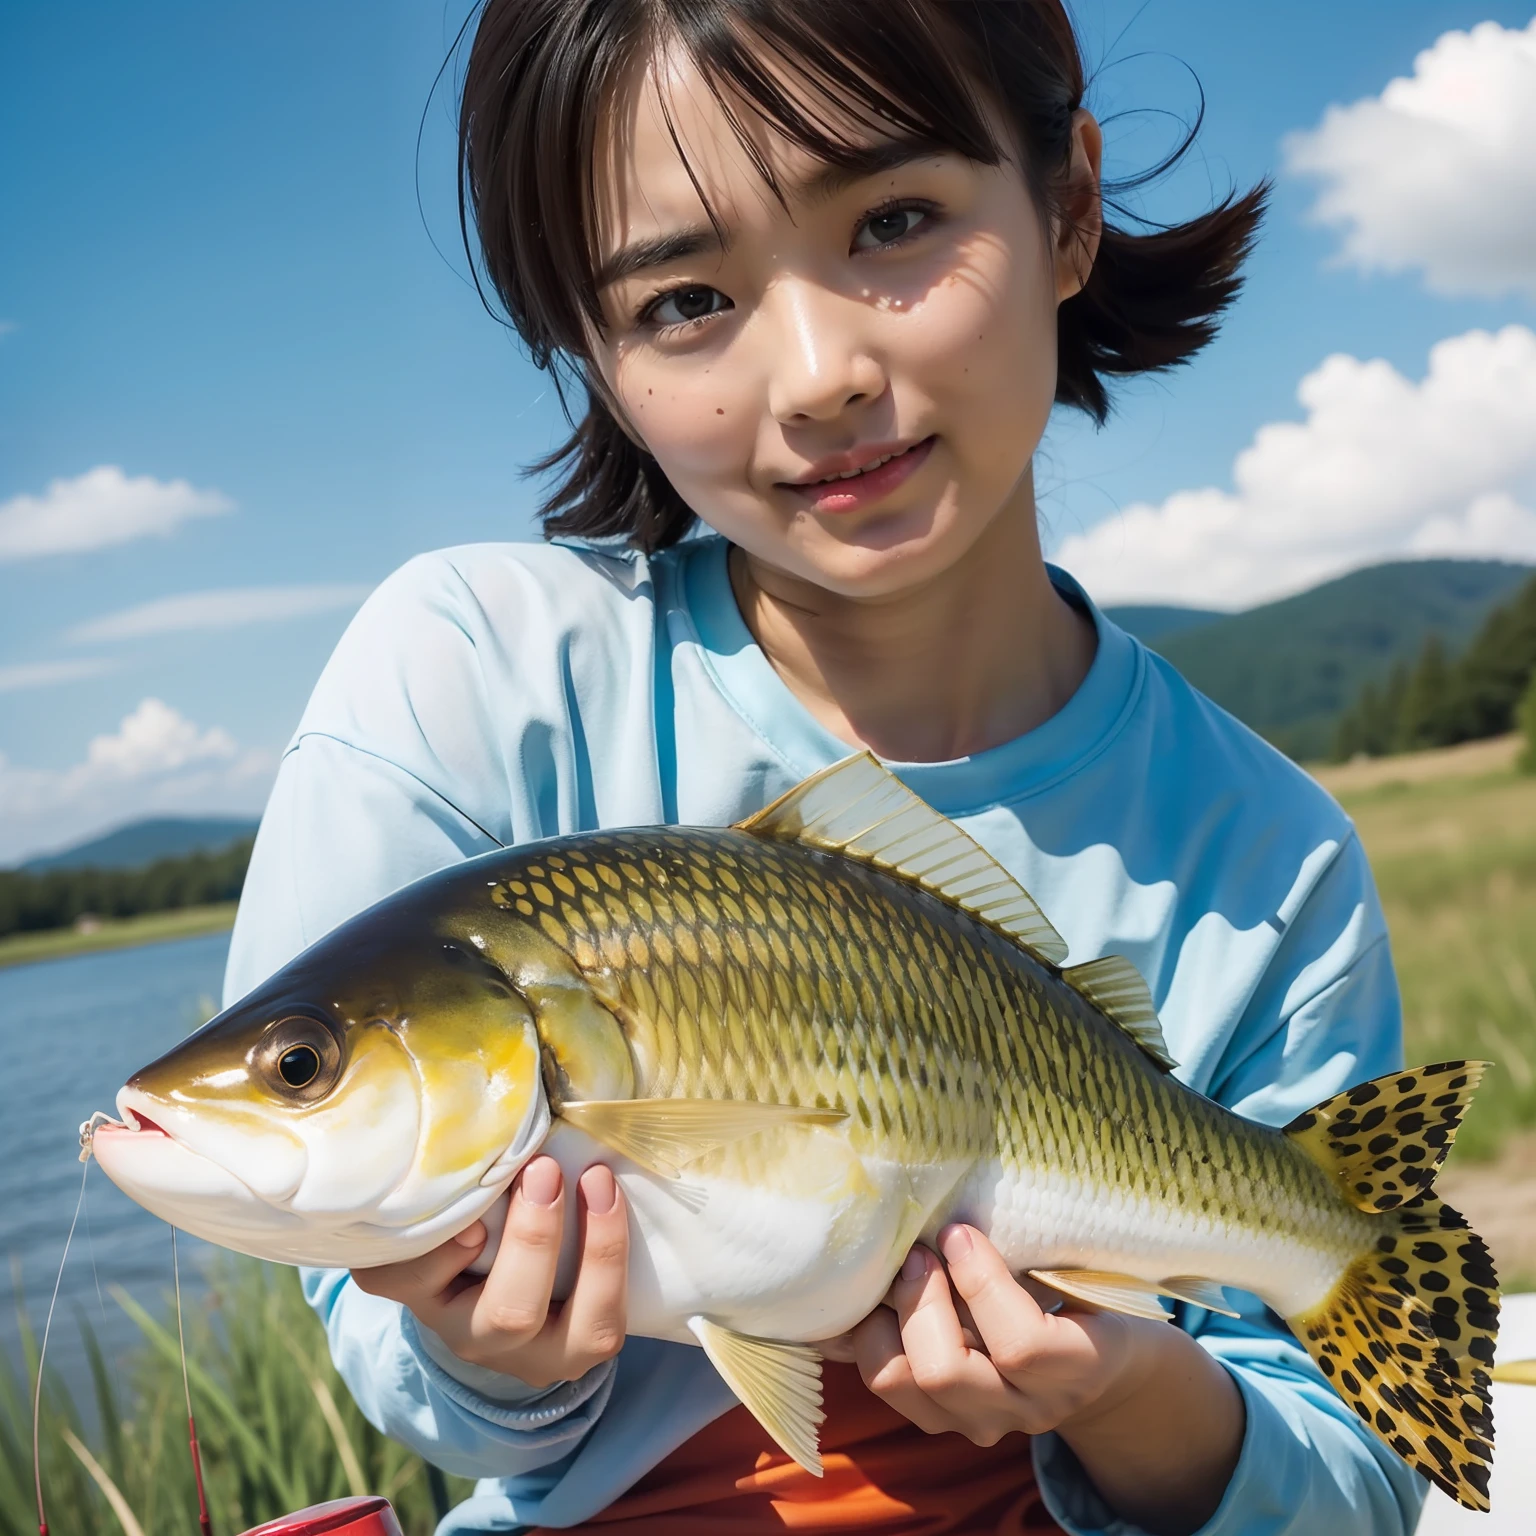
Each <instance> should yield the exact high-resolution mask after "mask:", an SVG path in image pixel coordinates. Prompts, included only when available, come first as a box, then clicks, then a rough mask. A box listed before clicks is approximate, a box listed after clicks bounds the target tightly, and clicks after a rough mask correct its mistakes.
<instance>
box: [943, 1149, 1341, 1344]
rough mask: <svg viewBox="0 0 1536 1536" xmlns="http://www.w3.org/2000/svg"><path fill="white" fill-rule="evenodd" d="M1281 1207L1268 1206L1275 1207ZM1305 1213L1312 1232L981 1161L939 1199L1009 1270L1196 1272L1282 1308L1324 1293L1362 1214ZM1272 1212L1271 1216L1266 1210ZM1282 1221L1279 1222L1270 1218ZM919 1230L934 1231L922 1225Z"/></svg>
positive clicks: (947, 1217)
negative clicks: (1303, 1235) (1331, 1217)
mask: <svg viewBox="0 0 1536 1536" xmlns="http://www.w3.org/2000/svg"><path fill="white" fill-rule="evenodd" d="M1280 1214H1281V1213H1278V1212H1275V1213H1273V1216H1278V1215H1280ZM1296 1214H1300V1215H1303V1216H1304V1217H1306V1216H1309V1215H1310V1216H1311V1220H1312V1222H1315V1224H1316V1226H1317V1228H1318V1230H1317V1235H1316V1237H1315V1239H1313V1240H1311V1241H1305V1242H1298V1240H1297V1239H1296V1237H1295V1236H1294V1227H1295V1225H1302V1226H1303V1227H1305V1226H1307V1225H1309V1224H1311V1223H1309V1222H1308V1221H1306V1220H1303V1221H1302V1222H1300V1223H1292V1222H1290V1221H1287V1222H1284V1223H1283V1225H1284V1226H1285V1227H1290V1228H1291V1231H1290V1232H1286V1231H1283V1230H1276V1229H1275V1228H1273V1227H1266V1226H1263V1225H1259V1224H1257V1223H1256V1222H1245V1223H1243V1224H1241V1225H1239V1224H1235V1223H1233V1222H1231V1221H1229V1220H1227V1219H1224V1218H1223V1217H1222V1216H1220V1215H1219V1214H1215V1215H1211V1216H1206V1215H1205V1214H1204V1213H1201V1212H1198V1211H1191V1210H1188V1209H1182V1208H1179V1207H1176V1206H1173V1205H1169V1204H1164V1203H1160V1202H1157V1201H1155V1200H1151V1199H1147V1198H1145V1197H1142V1196H1138V1195H1137V1194H1135V1193H1134V1192H1132V1191H1130V1190H1127V1189H1125V1188H1120V1187H1107V1186H1100V1185H1097V1184H1090V1183H1088V1182H1087V1181H1084V1180H1082V1179H1078V1178H1075V1177H1074V1176H1073V1175H1072V1174H1071V1173H1070V1172H1067V1171H1065V1170H1058V1169H1028V1170H1012V1169H1005V1168H1003V1167H1002V1166H1001V1165H1000V1164H997V1163H992V1164H990V1165H988V1166H986V1167H982V1168H978V1169H977V1170H976V1171H975V1172H974V1173H973V1174H972V1176H971V1177H970V1178H969V1179H967V1180H966V1182H965V1184H964V1185H963V1186H962V1187H961V1188H960V1189H958V1190H957V1191H956V1194H955V1199H954V1201H953V1202H951V1203H948V1204H947V1205H946V1209H945V1210H944V1212H943V1214H942V1216H941V1217H939V1218H937V1219H936V1220H935V1222H934V1223H933V1231H936V1230H937V1228H938V1227H940V1226H942V1225H943V1224H944V1222H947V1221H966V1222H970V1223H972V1224H973V1225H975V1226H976V1227H978V1228H979V1229H980V1230H981V1231H983V1232H985V1233H986V1234H987V1235H988V1237H989V1238H990V1239H991V1240H992V1242H993V1243H994V1244H995V1245H996V1246H997V1248H998V1251H999V1252H1000V1253H1001V1254H1002V1255H1003V1257H1004V1259H1006V1260H1007V1262H1008V1265H1009V1267H1010V1268H1011V1269H1013V1270H1014V1271H1015V1272H1016V1273H1022V1272H1023V1271H1025V1270H1029V1269H1097V1270H1106V1271H1109V1272H1112V1273H1116V1274H1128V1275H1134V1276H1136V1277H1137V1278H1139V1279H1143V1280H1149V1281H1153V1282H1157V1281H1161V1280H1167V1279H1172V1278H1173V1277H1174V1276H1177V1275H1196V1276H1199V1277H1201V1278H1203V1279H1207V1280H1214V1281H1216V1282H1218V1283H1219V1284H1222V1285H1231V1286H1235V1287H1237V1288H1238V1289H1241V1290H1246V1291H1251V1292H1253V1293H1254V1294H1255V1295H1257V1296H1259V1297H1261V1298H1262V1299H1263V1300H1264V1301H1265V1302H1266V1303H1267V1304H1268V1305H1269V1306H1271V1307H1273V1308H1274V1309H1275V1310H1276V1311H1277V1312H1279V1313H1280V1315H1281V1316H1283V1317H1294V1316H1296V1315H1297V1314H1298V1313H1301V1312H1305V1311H1307V1310H1309V1309H1310V1308H1311V1307H1313V1306H1315V1305H1316V1304H1317V1303H1318V1302H1319V1301H1321V1300H1322V1299H1323V1298H1324V1297H1325V1296H1326V1295H1327V1294H1328V1292H1329V1291H1330V1290H1332V1288H1333V1286H1334V1284H1335V1283H1336V1282H1337V1280H1338V1279H1339V1276H1340V1275H1341V1274H1342V1273H1343V1271H1344V1268H1345V1267H1346V1265H1347V1264H1348V1262H1349V1259H1350V1258H1351V1257H1352V1256H1353V1255H1354V1254H1355V1253H1357V1252H1358V1251H1359V1250H1360V1247H1361V1246H1362V1244H1361V1242H1360V1240H1359V1238H1360V1234H1359V1232H1358V1231H1356V1228H1357V1227H1360V1226H1361V1225H1362V1224H1363V1219H1361V1218H1355V1219H1350V1218H1351V1217H1354V1213H1345V1214H1343V1215H1341V1218H1340V1219H1339V1221H1338V1222H1337V1230H1335V1229H1334V1224H1332V1223H1330V1222H1329V1221H1328V1219H1327V1216H1326V1214H1324V1213H1317V1214H1313V1213H1296ZM1273 1216H1272V1219H1273ZM1276 1225H1277V1226H1278V1225H1281V1224H1279V1223H1277V1224H1276ZM924 1235H925V1237H928V1236H931V1235H932V1232H929V1233H925V1234H924Z"/></svg>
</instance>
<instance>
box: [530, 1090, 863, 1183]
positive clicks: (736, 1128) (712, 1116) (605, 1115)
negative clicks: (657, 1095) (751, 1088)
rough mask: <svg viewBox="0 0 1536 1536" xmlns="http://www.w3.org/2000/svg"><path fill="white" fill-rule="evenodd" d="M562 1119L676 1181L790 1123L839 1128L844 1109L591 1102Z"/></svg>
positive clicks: (565, 1109)
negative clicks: (698, 1162) (709, 1158)
mask: <svg viewBox="0 0 1536 1536" xmlns="http://www.w3.org/2000/svg"><path fill="white" fill-rule="evenodd" d="M558 1114H559V1118H561V1119H562V1120H564V1121H566V1122H567V1123H568V1124H570V1125H574V1126H575V1127H576V1128H577V1129H578V1130H581V1131H585V1132H586V1133H587V1135H588V1136H590V1137H591V1138H592V1139H593V1140H594V1141H600V1142H602V1143H603V1145H604V1146H606V1147H612V1148H613V1150H614V1151H615V1152H621V1153H623V1155H624V1156H625V1157H627V1158H629V1160H630V1161H631V1162H634V1163H638V1164H639V1165H640V1166H641V1167H642V1168H647V1169H649V1170H650V1171H651V1172H652V1173H656V1174H660V1175H661V1176H662V1177H663V1178H667V1179H675V1178H677V1177H678V1176H679V1173H680V1170H681V1169H683V1168H685V1167H686V1166H687V1165H688V1164H689V1163H691V1162H693V1161H694V1159H695V1158H700V1157H703V1156H704V1155H705V1154H706V1153H709V1152H714V1151H717V1150H718V1149H719V1148H721V1147H726V1146H730V1145H731V1143H732V1142H736V1141H745V1140H746V1138H747V1137H748V1136H755V1135H757V1133H758V1132H759V1131H767V1130H773V1129H776V1128H777V1127H780V1126H786V1125H803V1126H812V1125H836V1124H837V1123H838V1122H839V1121H842V1120H846V1119H847V1118H848V1117H847V1115H845V1114H844V1113H843V1111H842V1110H840V1109H815V1108H807V1107H803V1106H801V1105H798V1104H757V1103H754V1102H752V1101H751V1100H747V1099H586V1100H578V1101H573V1102H570V1103H565V1104H562V1105H561V1106H560V1108H559V1111H558Z"/></svg>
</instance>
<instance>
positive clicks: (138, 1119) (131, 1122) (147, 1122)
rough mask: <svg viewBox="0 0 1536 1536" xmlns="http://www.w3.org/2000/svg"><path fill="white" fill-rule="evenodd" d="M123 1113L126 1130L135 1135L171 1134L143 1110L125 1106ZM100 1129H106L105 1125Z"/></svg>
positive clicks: (173, 1138)
mask: <svg viewBox="0 0 1536 1536" xmlns="http://www.w3.org/2000/svg"><path fill="white" fill-rule="evenodd" d="M123 1114H124V1115H125V1116H126V1120H125V1122H124V1124H125V1126H126V1128H127V1129H128V1130H130V1131H132V1132H133V1133H134V1134H135V1135H138V1136H143V1135H145V1134H148V1135H152V1136H170V1135H171V1133H170V1132H169V1131H168V1130H166V1128H165V1127H164V1126H163V1125H161V1124H160V1123H159V1122H158V1121H156V1120H151V1119H150V1118H149V1116H148V1115H146V1114H145V1113H144V1112H143V1110H139V1109H128V1108H126V1107H125V1108H124V1110H123ZM102 1129H103V1130H105V1129H107V1127H105V1126H103V1127H102ZM171 1139H172V1140H173V1141H174V1140H175V1137H171Z"/></svg>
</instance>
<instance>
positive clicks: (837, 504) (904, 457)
mask: <svg viewBox="0 0 1536 1536" xmlns="http://www.w3.org/2000/svg"><path fill="white" fill-rule="evenodd" d="M934 441H935V440H934V439H933V438H931V437H925V438H924V439H923V440H922V442H920V443H915V444H914V445H913V446H912V447H910V448H908V449H907V450H906V452H905V453H898V454H897V455H896V457H895V458H893V459H887V460H886V461H885V463H884V464H882V465H880V467H879V468H878V469H869V470H865V471H864V472H863V473H862V474H858V475H854V476H853V477H852V478H851V479H847V480H818V481H814V482H813V483H812V484H810V485H791V486H789V489H790V490H791V491H793V492H794V493H795V495H796V496H798V497H800V498H802V499H803V500H804V501H805V502H807V503H808V504H809V505H810V507H811V508H812V510H814V511H816V512H858V511H862V510H863V509H864V508H865V507H868V506H871V505H872V504H873V503H875V502H877V501H879V500H880V499H881V498H882V497H884V496H889V495H890V493H891V492H892V491H894V490H895V489H896V487H897V486H898V485H901V484H903V483H904V482H905V481H906V480H907V479H909V478H910V477H911V476H912V475H914V474H916V473H917V471H918V470H919V469H920V468H921V467H922V465H923V462H924V461H925V460H926V459H927V457H928V455H929V453H930V452H931V451H932V449H933V444H934Z"/></svg>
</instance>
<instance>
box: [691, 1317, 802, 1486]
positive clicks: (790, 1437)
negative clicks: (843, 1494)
mask: <svg viewBox="0 0 1536 1536" xmlns="http://www.w3.org/2000/svg"><path fill="white" fill-rule="evenodd" d="M688 1328H689V1331H690V1332H691V1333H692V1334H693V1336H694V1337H695V1338H696V1339H697V1340H698V1341H699V1343H700V1344H702V1345H703V1346H704V1353H705V1354H706V1355H708V1356H709V1359H710V1363H711V1364H712V1365H713V1366H714V1368H715V1369H716V1370H717V1371H719V1372H720V1374H721V1376H722V1377H724V1378H725V1384H726V1386H728V1387H729V1388H730V1389H731V1391H732V1392H734V1393H735V1394H736V1396H737V1397H739V1398H740V1399H741V1402H742V1406H743V1407H744V1408H746V1410H747V1412H748V1413H750V1414H751V1415H752V1417H753V1418H755V1419H756V1420H757V1422H758V1423H759V1424H761V1425H762V1426H763V1428H764V1429H766V1430H767V1431H768V1433H769V1434H770V1435H772V1436H773V1438H774V1440H775V1441H776V1442H777V1443H778V1445H779V1446H781V1447H782V1448H783V1451H784V1453H785V1455H787V1456H790V1457H792V1458H793V1459H794V1460H795V1461H796V1462H798V1463H799V1464H800V1465H801V1466H802V1467H804V1468H805V1470H806V1471H807V1472H809V1473H810V1474H811V1476H812V1477H820V1476H821V1447H820V1436H819V1434H818V1431H819V1429H820V1428H821V1423H822V1420H823V1419H825V1418H826V1415H825V1414H824V1413H823V1412H822V1411H821V1356H820V1354H819V1353H818V1352H817V1351H816V1350H815V1349H813V1348H811V1347H810V1346H809V1345H807V1344H781V1343H779V1342H777V1341H776V1340H773V1339H753V1338H749V1337H748V1336H747V1335H746V1334H744V1333H736V1332H735V1331H734V1330H732V1329H730V1328H723V1327H721V1326H720V1324H719V1323H712V1322H710V1321H709V1319H708V1318H706V1317H690V1318H689V1319H688Z"/></svg>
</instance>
